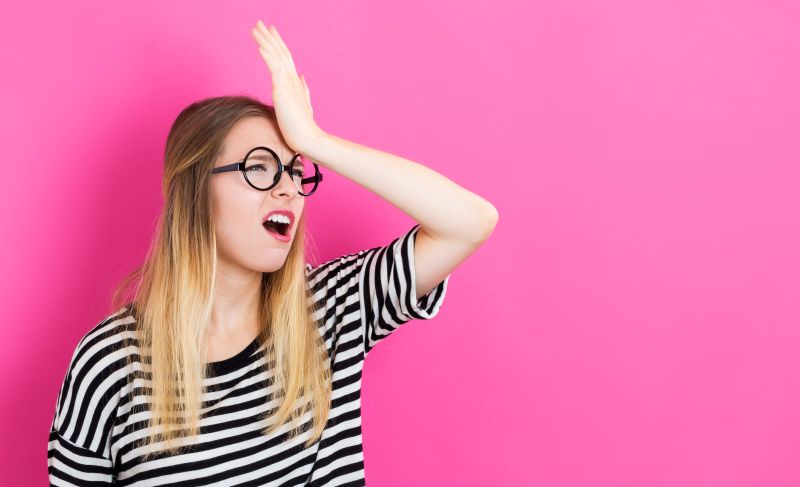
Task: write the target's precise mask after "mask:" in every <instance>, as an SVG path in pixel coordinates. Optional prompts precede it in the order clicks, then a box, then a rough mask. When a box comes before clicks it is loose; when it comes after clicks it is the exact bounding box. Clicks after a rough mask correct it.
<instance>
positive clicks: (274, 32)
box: [270, 25, 297, 71]
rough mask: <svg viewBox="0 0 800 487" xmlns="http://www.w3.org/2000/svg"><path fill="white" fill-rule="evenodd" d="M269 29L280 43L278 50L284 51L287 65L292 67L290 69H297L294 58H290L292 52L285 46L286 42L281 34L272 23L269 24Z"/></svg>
mask: <svg viewBox="0 0 800 487" xmlns="http://www.w3.org/2000/svg"><path fill="white" fill-rule="evenodd" d="M270 29H271V32H272V34H273V35H274V36H275V39H276V40H277V41H278V43H279V44H280V47H281V49H280V50H282V51H284V52H285V53H286V57H287V58H288V62H289V65H290V66H291V67H292V69H294V70H295V71H297V69H296V68H295V66H294V59H292V53H291V51H289V48H288V47H287V46H286V43H285V42H283V37H281V34H280V33H279V32H278V28H277V27H275V26H274V25H270Z"/></svg>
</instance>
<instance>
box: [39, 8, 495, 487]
mask: <svg viewBox="0 0 800 487" xmlns="http://www.w3.org/2000/svg"><path fill="white" fill-rule="evenodd" d="M252 34H253V37H254V39H255V41H256V42H257V44H258V47H259V52H260V54H261V56H262V57H263V58H264V60H265V62H266V64H267V67H268V68H269V71H270V73H271V77H272V83H273V100H274V103H275V106H274V108H273V107H271V106H268V105H264V104H262V103H260V102H258V101H257V100H254V99H251V98H249V97H243V96H227V97H218V98H211V99H207V100H202V101H200V102H197V103H194V104H192V105H190V106H189V107H187V108H186V109H184V110H183V111H182V112H181V114H180V115H179V116H178V118H177V119H176V120H175V122H174V124H173V126H172V128H171V130H170V133H169V135H168V138H167V144H166V152H165V160H164V179H163V190H164V195H165V206H164V210H163V212H162V215H161V218H160V221H159V225H158V230H157V233H156V237H155V238H154V240H153V244H152V246H151V248H150V251H149V252H148V255H147V258H146V259H145V262H144V264H143V265H142V266H141V267H140V268H139V269H137V270H136V272H134V273H132V274H131V276H129V278H128V279H126V281H124V282H123V285H122V286H120V288H119V289H117V292H116V293H115V296H114V302H113V306H114V310H115V311H114V312H113V313H111V314H110V315H109V316H107V317H106V318H105V319H103V320H102V321H101V322H100V323H98V324H97V325H96V326H95V327H93V328H92V329H91V330H90V331H89V332H88V333H86V335H85V336H84V337H83V338H82V339H81V341H80V342H79V344H78V345H77V347H76V349H75V352H74V354H73V356H72V360H71V362H70V364H69V368H68V371H67V373H66V376H65V378H64V382H63V384H62V387H61V390H60V393H59V395H58V400H57V403H56V412H55V416H54V419H53V423H52V425H51V430H50V442H49V452H48V469H49V474H50V481H51V484H53V485H86V484H88V483H90V482H94V483H95V484H99V485H103V484H115V485H162V484H169V485H198V484H202V485H206V484H210V483H218V485H245V484H246V485H304V484H311V485H364V482H365V480H364V463H363V460H364V457H363V452H362V448H361V415H360V386H361V369H362V365H363V361H364V358H365V357H366V355H367V354H368V353H369V351H370V350H371V349H372V348H373V347H374V346H375V345H376V344H377V343H378V342H380V341H381V340H382V339H384V338H385V337H386V336H388V335H389V334H390V333H391V332H392V331H394V330H395V329H397V327H398V326H400V325H401V324H403V323H405V322H407V321H409V320H412V319H430V318H433V317H434V316H436V314H437V313H438V311H439V308H440V306H441V304H442V301H443V299H444V296H445V292H446V289H447V283H448V281H449V277H450V274H451V272H452V271H453V269H455V268H456V266H457V265H458V264H459V263H461V262H463V261H464V260H465V259H466V258H467V257H468V256H469V255H470V254H471V253H472V252H474V251H475V250H476V249H477V248H478V247H479V246H480V245H481V244H482V243H483V242H484V241H485V240H486V239H487V238H488V236H489V235H490V234H491V232H492V230H493V228H494V226H495V224H496V222H497V218H498V217H497V211H496V210H495V208H494V207H493V206H492V205H491V204H490V203H488V202H487V201H485V200H483V199H481V198H480V197H478V196H476V195H475V194H473V193H471V192H469V191H466V190H465V189H463V188H461V187H459V186H457V185H456V184H455V183H453V182H452V181H450V180H448V179H446V178H445V177H443V176H441V175H439V174H438V173H436V172H434V171H432V170H430V169H428V168H426V167H424V166H422V165H420V164H417V163H414V162H412V161H408V160H406V159H402V158H400V157H398V156H394V155H391V154H388V153H385V152H381V151H378V150H376V149H372V148H368V147H365V146H361V145H358V144H356V143H353V142H349V141H347V140H344V139H341V138H338V137H336V136H334V135H331V134H329V133H327V132H325V131H323V130H322V129H321V128H320V127H319V126H317V125H316V123H315V122H314V120H313V118H312V108H311V99H310V94H309V89H308V86H307V84H306V82H305V79H304V77H303V76H298V74H297V72H296V70H295V66H294V63H293V60H292V57H291V55H290V53H289V50H288V49H287V47H286V45H285V44H284V42H283V40H282V39H281V37H280V35H279V34H278V32H277V30H276V29H275V27H274V26H270V27H269V28H268V27H266V26H265V25H264V24H263V22H261V21H259V22H258V23H257V25H256V27H255V28H254V29H253V32H252ZM320 166H322V167H323V168H327V169H330V170H332V171H334V172H336V173H338V174H340V175H342V176H344V177H347V178H349V179H351V180H353V181H355V182H356V183H358V184H360V185H361V186H363V187H365V188H367V189H369V190H370V191H372V192H373V193H375V194H377V195H379V196H381V197H383V198H384V199H386V200H387V201H389V202H391V203H392V204H394V205H395V206H396V207H398V208H400V209H401V210H403V211H405V212H406V213H407V214H408V215H409V216H410V217H412V218H413V219H414V220H415V221H418V222H420V223H419V224H417V225H414V226H413V227H412V228H411V229H410V230H408V231H407V232H405V233H404V234H403V235H402V236H400V237H399V238H397V239H395V240H393V241H392V242H391V243H390V244H389V245H387V246H384V247H374V248H371V249H368V250H361V251H359V252H357V253H353V254H348V255H344V256H341V257H338V258H335V259H332V260H329V261H327V262H325V263H322V264H320V265H318V266H316V267H313V266H312V265H310V264H308V263H305V260H304V248H305V211H304V207H305V204H306V199H307V198H309V197H312V195H313V194H314V192H315V191H316V190H317V188H318V187H319V185H320V183H321V181H322V174H321V173H320V172H319V169H320ZM133 277H138V280H136V282H137V286H136V289H135V294H134V295H133V299H130V300H129V301H127V303H126V305H125V306H122V303H123V302H125V301H123V300H122V299H121V298H120V295H121V294H120V291H122V289H123V288H124V287H125V285H127V284H128V283H130V282H133Z"/></svg>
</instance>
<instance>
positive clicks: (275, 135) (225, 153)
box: [220, 117, 294, 159]
mask: <svg viewBox="0 0 800 487" xmlns="http://www.w3.org/2000/svg"><path fill="white" fill-rule="evenodd" d="M259 146H266V147H269V148H270V149H272V150H273V151H275V152H276V153H277V154H278V156H279V157H280V158H281V159H283V158H284V157H287V158H291V156H292V155H294V151H292V149H291V148H290V147H289V146H288V145H287V144H286V142H285V141H284V140H283V136H282V135H281V134H280V131H279V130H278V129H277V128H276V127H275V125H274V124H273V123H272V121H270V120H268V119H266V118H264V117H246V118H243V119H242V120H239V121H238V122H236V123H235V124H234V125H233V127H231V130H230V131H229V132H228V133H227V134H226V135H225V141H224V143H223V147H222V152H221V153H220V157H222V158H225V159H241V158H243V157H244V156H245V154H247V152H248V151H249V150H250V149H252V148H253V147H259Z"/></svg>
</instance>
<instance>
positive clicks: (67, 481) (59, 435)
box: [47, 327, 121, 486]
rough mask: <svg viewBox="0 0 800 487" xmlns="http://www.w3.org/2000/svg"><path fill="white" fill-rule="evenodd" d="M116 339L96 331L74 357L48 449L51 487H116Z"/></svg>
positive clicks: (53, 423) (62, 391)
mask: <svg viewBox="0 0 800 487" xmlns="http://www.w3.org/2000/svg"><path fill="white" fill-rule="evenodd" d="M109 342H113V338H111V339H109V338H108V337H107V336H106V334H104V333H102V332H101V331H100V330H99V327H96V328H95V329H93V330H92V332H90V333H89V334H87V335H86V336H84V337H83V339H81V341H80V343H79V344H78V346H77V347H76V349H75V352H74V353H73V356H72V359H71V360H70V364H69V367H68V368H67V372H66V375H65V377H64V381H63V382H62V385H61V389H60V390H59V393H58V398H57V400H56V408H55V414H54V416H53V422H52V423H51V425H50V435H49V441H48V448H47V470H48V474H49V477H50V485H79V486H84V485H113V482H114V474H113V470H114V468H113V461H112V458H111V453H110V452H111V448H110V447H111V445H110V437H111V435H110V433H111V428H112V424H113V420H114V417H115V412H116V405H117V404H118V398H117V392H118V390H119V389H118V387H119V382H120V379H119V374H118V373H117V372H121V371H117V372H115V371H114V369H115V367H114V364H116V363H117V360H116V358H115V357H114V355H115V354H114V353H111V350H112V349H113V347H112V346H110V345H109Z"/></svg>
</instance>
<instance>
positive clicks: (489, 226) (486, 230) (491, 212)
mask: <svg viewBox="0 0 800 487" xmlns="http://www.w3.org/2000/svg"><path fill="white" fill-rule="evenodd" d="M483 215H484V216H483V217H482V219H481V220H482V222H483V224H482V225H481V226H480V228H481V231H480V232H479V235H478V242H479V243H483V242H485V241H486V240H488V239H489V237H490V236H491V235H492V232H494V227H496V226H497V220H499V219H500V214H499V213H498V211H497V208H495V207H494V205H493V204H491V203H488V202H487V206H486V210H485V211H484V213H483Z"/></svg>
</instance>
